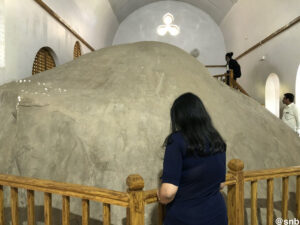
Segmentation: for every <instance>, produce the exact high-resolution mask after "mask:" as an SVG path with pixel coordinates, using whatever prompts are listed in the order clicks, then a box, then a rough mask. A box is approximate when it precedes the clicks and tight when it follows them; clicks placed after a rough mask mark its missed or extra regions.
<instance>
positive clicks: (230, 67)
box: [225, 52, 242, 85]
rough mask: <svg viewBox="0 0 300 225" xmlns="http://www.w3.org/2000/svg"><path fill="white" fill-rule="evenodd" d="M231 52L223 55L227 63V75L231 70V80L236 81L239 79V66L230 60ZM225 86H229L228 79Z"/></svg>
mask: <svg viewBox="0 0 300 225" xmlns="http://www.w3.org/2000/svg"><path fill="white" fill-rule="evenodd" d="M232 56H233V52H228V53H226V55H225V60H226V62H227V73H229V70H233V79H234V80H235V81H236V79H237V78H239V77H241V75H242V73H241V66H240V64H239V63H238V62H237V61H236V60H234V59H233V58H232ZM227 84H228V85H229V79H227Z"/></svg>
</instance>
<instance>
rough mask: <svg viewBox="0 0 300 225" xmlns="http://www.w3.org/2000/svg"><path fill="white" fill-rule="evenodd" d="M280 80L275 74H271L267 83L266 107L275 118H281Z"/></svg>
mask: <svg viewBox="0 0 300 225" xmlns="http://www.w3.org/2000/svg"><path fill="white" fill-rule="evenodd" d="M279 90H280V83H279V78H278V76H277V75H276V74H275V73H271V74H270V75H269V76H268V78H267V81H266V88H265V106H266V108H267V109H268V110H269V111H270V112H271V113H273V114H274V115H275V116H277V117H279V101H280V99H279V98H280V96H279Z"/></svg>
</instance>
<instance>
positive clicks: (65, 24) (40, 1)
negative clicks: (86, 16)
mask: <svg viewBox="0 0 300 225" xmlns="http://www.w3.org/2000/svg"><path fill="white" fill-rule="evenodd" d="M34 1H35V2H36V3H37V4H39V5H40V6H41V7H42V8H43V9H44V10H46V12H48V13H49V14H50V15H51V16H52V17H53V18H54V19H55V20H56V21H57V22H59V23H60V24H61V25H63V26H64V27H65V28H66V29H67V30H69V31H70V32H71V33H72V34H73V35H74V36H75V37H76V38H78V39H79V40H80V41H81V42H82V43H83V44H85V45H86V46H87V47H88V48H89V49H90V50H91V51H95V49H94V48H93V47H92V46H91V45H90V44H89V43H87V41H85V40H84V39H83V38H82V37H81V36H80V35H79V34H78V33H77V32H76V31H75V30H73V29H72V27H70V25H68V24H67V23H66V22H65V21H64V20H63V19H62V18H61V17H60V16H59V15H58V14H57V13H55V12H54V11H53V10H52V9H51V8H50V7H49V6H48V5H47V4H46V3H45V2H43V1H42V0H34Z"/></svg>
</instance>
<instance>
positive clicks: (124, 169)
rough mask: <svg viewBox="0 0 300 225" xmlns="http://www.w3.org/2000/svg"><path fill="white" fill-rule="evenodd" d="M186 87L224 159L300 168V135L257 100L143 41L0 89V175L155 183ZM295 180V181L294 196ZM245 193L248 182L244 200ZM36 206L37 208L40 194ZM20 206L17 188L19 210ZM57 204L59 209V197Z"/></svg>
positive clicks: (119, 215)
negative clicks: (133, 178) (134, 177)
mask: <svg viewBox="0 0 300 225" xmlns="http://www.w3.org/2000/svg"><path fill="white" fill-rule="evenodd" d="M184 92H193V93H195V94H197V95H198V96H199V97H200V98H201V99H202V100H203V102H204V104H205V106H206V108H207V110H208V111H209V113H210V115H211V117H212V120H213V123H214V125H215V127H216V128H217V129H218V130H219V132H220V133H221V135H222V136H223V138H224V139H225V140H226V142H227V146H228V150H227V162H228V161H229V160H230V159H232V158H239V159H241V160H243V161H244V163H245V169H246V170H249V169H264V168H278V167H286V166H294V165H298V164H299V162H300V139H299V138H298V137H297V135H296V134H295V133H294V132H293V131H292V130H290V128H288V127H287V126H286V125H285V124H284V123H283V122H282V121H281V120H279V119H278V118H276V117H275V116H273V115H272V114H271V113H269V112H268V111H267V110H266V109H265V108H264V107H263V106H261V105H260V104H259V103H258V102H256V101H255V100H253V99H251V98H249V97H247V96H245V95H243V94H241V93H239V92H237V91H236V90H234V89H231V88H229V87H228V86H226V85H225V84H223V83H221V82H219V81H217V80H216V79H215V78H213V77H212V76H211V75H210V74H209V72H208V71H207V69H206V68H205V67H204V66H203V65H202V64H201V63H199V62H198V61H197V60H196V59H194V58H193V57H192V56H190V55H189V54H187V53H185V52H184V51H182V50H180V49H178V48H177V47H174V46H171V45H168V44H163V43H158V42H140V43H135V44H128V45H120V46H113V47H109V48H105V49H101V50H99V51H96V52H93V53H90V54H86V55H84V56H81V57H80V58H78V59H76V60H74V61H72V62H69V63H67V64H64V65H61V66H58V67H57V68H55V69H52V70H49V71H46V72H43V73H40V74H38V75H35V76H33V77H30V78H28V79H26V80H22V82H20V81H17V82H12V83H9V84H5V85H2V86H1V87H0V127H1V130H0V155H1V157H0V173H7V174H14V175H20V176H28V177H34V178H41V179H50V180H56V181H62V182H70V183H76V184H83V185H90V186H98V187H102V188H108V189H113V190H119V191H126V184H125V180H126V177H127V176H128V175H129V174H132V173H139V174H140V175H141V176H142V177H143V178H144V180H145V190H147V189H153V188H156V187H157V185H158V178H157V177H158V174H159V172H160V171H161V170H162V158H163V153H164V150H163V149H162V147H161V146H162V143H163V141H164V138H165V137H166V136H167V135H168V133H169V131H170V119H169V110H170V107H171V104H172V102H173V100H174V99H175V98H176V97H177V96H179V95H180V94H182V93H184ZM292 183H293V184H292ZM294 184H295V182H294V180H292V181H291V182H290V185H291V188H290V190H291V192H292V191H293V190H294V187H293V186H295V185H294ZM275 190H276V193H275V196H274V197H275V199H274V200H275V201H279V200H280V199H281V185H279V183H278V184H276V185H275ZM265 193H266V185H265V183H263V184H262V186H259V193H258V197H259V202H260V201H261V202H262V205H264V204H265V200H264V199H265ZM249 194H250V193H249V187H248V186H246V189H245V195H246V198H248V199H246V204H247V201H248V202H249V196H250V195H249ZM291 194H292V195H293V193H291ZM6 198H9V197H8V195H6ZM8 200H9V199H8ZM8 200H6V204H8ZM37 202H38V203H40V205H42V203H43V202H42V195H41V196H40V197H38V196H37ZM74 202H77V204H75V203H74V204H73V203H71V210H72V215H73V214H74V216H73V217H72V215H71V217H72V218H73V224H80V218H79V216H78V215H80V214H81V205H80V202H79V201H78V200H74ZM25 203H26V197H25V194H24V193H23V192H22V191H21V192H20V206H21V207H23V206H25ZM53 206H54V207H55V208H56V209H57V210H56V211H59V209H61V199H60V198H59V197H57V198H54V202H53ZM100 207H101V205H96V204H95V209H92V208H91V214H92V218H93V221H94V220H95V221H96V220H101V210H100ZM248 207H249V204H248ZM263 207H264V206H262V209H261V210H262V213H261V214H260V213H259V215H263V211H264V209H263ZM150 208H151V207H150ZM150 208H148V207H147V208H146V209H147V210H146V211H147V213H146V214H147V215H146V218H147V219H146V220H147V224H154V222H153V221H155V220H156V219H155V216H156V214H155V212H153V210H152V208H151V209H150ZM275 209H276V207H275ZM278 210H279V211H280V208H278ZM154 211H155V210H154ZM279 211H278V212H279ZM37 212H41V213H42V210H37ZM58 214H59V213H58ZM58 214H57V215H58ZM291 215H293V214H291ZM246 216H247V217H250V214H247V212H246ZM278 216H279V214H278ZM21 217H22V214H21ZM23 217H24V218H23ZM23 217H22V218H23V220H26V216H25V215H23ZM124 217H125V209H121V208H120V207H113V208H112V224H115V225H119V224H122V219H123V218H124ZM262 217H263V218H262V219H260V220H262V221H264V220H265V219H264V217H265V216H262ZM20 220H21V221H23V220H22V219H20ZM41 221H42V219H41ZM41 221H38V223H41ZM95 224H96V222H95Z"/></svg>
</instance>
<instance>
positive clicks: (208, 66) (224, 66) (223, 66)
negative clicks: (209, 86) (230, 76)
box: [205, 65, 226, 68]
mask: <svg viewBox="0 0 300 225" xmlns="http://www.w3.org/2000/svg"><path fill="white" fill-rule="evenodd" d="M205 67H207V68H215V67H221V68H226V65H205Z"/></svg>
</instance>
